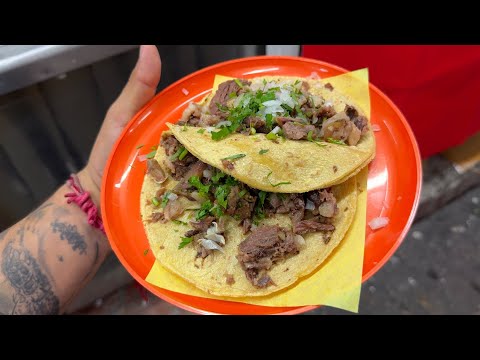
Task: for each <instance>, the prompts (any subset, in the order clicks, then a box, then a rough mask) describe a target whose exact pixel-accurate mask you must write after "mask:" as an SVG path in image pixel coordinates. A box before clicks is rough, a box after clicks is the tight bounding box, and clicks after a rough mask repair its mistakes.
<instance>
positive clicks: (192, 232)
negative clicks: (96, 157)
mask: <svg viewBox="0 0 480 360" xmlns="http://www.w3.org/2000/svg"><path fill="white" fill-rule="evenodd" d="M239 159H241V157H240V158H239V157H237V158H231V159H230V160H229V161H231V162H232V163H235V162H236V161H238V160H239ZM147 161H148V163H147V173H146V175H145V179H144V183H143V187H142V191H141V199H140V201H141V203H140V208H141V215H142V219H143V224H144V228H145V231H146V234H147V237H148V240H149V243H150V248H151V250H152V252H153V254H154V255H155V257H156V259H157V260H158V261H159V262H160V264H161V265H162V266H164V267H165V268H167V269H169V270H170V271H172V272H173V273H175V274H177V275H179V276H180V277H182V278H183V279H185V280H187V281H188V282H190V283H192V284H194V285H195V286H196V287H198V288H199V289H201V290H203V291H206V292H207V293H209V294H213V295H218V296H227V297H244V296H263V295H268V294H270V293H273V292H275V291H278V290H281V289H283V288H285V287H287V286H289V285H291V284H293V283H295V282H296V281H297V280H298V279H299V278H301V277H302V276H305V275H308V274H309V273H311V272H312V271H313V270H315V269H316V268H317V267H318V266H319V265H320V264H321V263H322V262H323V261H324V260H325V259H326V258H327V257H328V255H329V254H330V253H331V252H332V251H333V249H334V248H335V247H336V246H337V245H338V244H339V243H340V241H341V240H342V239H343V237H344V236H345V233H346V232H347V230H348V228H349V227H350V225H351V223H352V221H353V217H354V214H355V210H356V197H357V192H356V182H355V178H351V179H350V180H348V181H346V182H344V183H342V184H340V185H336V186H333V187H331V188H326V189H320V190H318V189H317V190H313V191H310V192H307V193H300V194H299V193H287V192H282V191H280V192H267V191H262V190H258V189H254V188H252V187H250V186H248V185H246V184H245V183H243V182H241V181H239V180H238V179H236V178H234V177H232V176H230V175H228V174H227V173H225V172H224V171H222V170H220V169H217V168H215V167H212V166H211V165H209V164H207V163H205V162H202V161H201V160H199V159H198V158H196V157H195V156H194V155H193V154H191V153H190V152H189V151H188V150H187V149H186V147H185V146H184V145H183V144H181V143H180V142H179V141H178V140H177V139H176V138H175V136H174V135H173V134H172V133H170V132H164V133H163V135H162V139H161V146H160V147H159V148H158V150H157V152H156V154H155V157H154V158H152V159H149V160H147ZM285 185H286V184H285V183H272V185H271V188H272V189H273V188H275V189H278V188H282V186H285Z"/></svg>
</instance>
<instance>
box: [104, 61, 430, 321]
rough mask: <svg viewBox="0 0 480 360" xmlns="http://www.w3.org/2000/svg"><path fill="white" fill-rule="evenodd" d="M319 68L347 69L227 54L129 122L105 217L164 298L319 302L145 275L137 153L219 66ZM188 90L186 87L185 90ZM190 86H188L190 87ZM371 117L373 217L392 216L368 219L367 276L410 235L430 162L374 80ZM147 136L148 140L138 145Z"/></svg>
mask: <svg viewBox="0 0 480 360" xmlns="http://www.w3.org/2000/svg"><path fill="white" fill-rule="evenodd" d="M314 71H315V72H317V73H318V74H319V75H320V76H321V77H322V78H326V77H330V76H335V75H340V74H343V73H345V72H347V70H345V69H342V68H340V67H338V66H335V65H332V64H328V63H325V62H322V61H317V60H310V59H305V58H299V57H277V56H263V57H251V58H243V59H238V60H232V61H227V62H223V63H220V64H217V65H214V66H211V67H208V68H205V69H202V70H200V71H197V72H195V73H193V74H191V75H189V76H186V77H184V78H183V79H181V80H179V81H177V82H176V83H174V84H172V85H171V86H169V87H168V88H166V89H165V90H163V91H162V92H161V93H159V94H158V95H156V96H155V98H154V99H152V101H150V102H149V103H148V104H147V105H146V106H145V107H144V108H143V109H142V110H141V111H139V112H138V114H137V115H135V117H134V118H133V119H132V120H131V121H130V122H129V123H128V125H127V126H126V127H125V129H124V131H123V133H122V135H121V136H120V138H119V139H118V141H117V143H116V145H115V146H114V149H113V151H112V153H111V155H110V158H109V161H108V163H107V166H106V169H105V175H104V177H103V183H102V217H103V222H104V225H105V229H106V232H107V235H108V239H109V241H110V244H111V246H112V248H113V251H114V252H115V254H116V255H117V257H118V259H119V260H120V261H121V263H122V264H123V266H125V268H126V269H127V270H128V271H129V272H130V274H131V275H132V276H133V277H134V278H135V279H136V280H137V281H138V282H139V283H140V284H142V285H143V286H144V287H145V288H147V289H148V290H149V291H151V292H152V293H154V294H156V295H157V296H159V297H160V298H162V299H164V300H166V301H168V302H170V303H172V304H174V305H176V306H179V307H181V308H183V309H186V310H189V311H193V312H197V313H202V314H212V313H213V314H298V313H301V312H305V311H308V310H311V309H314V308H316V306H302V307H265V306H255V305H249V304H243V303H236V302H229V301H220V300H212V299H206V298H200V297H195V296H189V295H184V294H179V293H175V292H172V291H168V290H165V289H162V288H159V287H156V286H154V285H151V284H149V283H147V282H146V281H145V280H144V279H145V277H146V276H147V274H148V272H149V271H150V269H151V267H152V264H153V262H154V261H155V259H154V257H153V255H152V254H151V252H149V253H148V254H147V255H146V256H145V255H144V251H145V249H148V247H149V245H148V240H147V238H146V235H145V232H144V230H143V225H142V222H141V218H140V204H139V202H140V201H139V196H140V190H141V186H142V183H143V177H144V174H145V167H146V164H145V162H143V163H140V162H138V161H137V156H138V155H140V154H145V153H148V152H149V151H150V148H151V146H154V145H157V144H158V143H159V139H160V135H161V133H162V131H163V130H166V129H167V127H166V125H165V123H166V122H176V121H177V120H178V119H179V118H180V117H181V115H182V112H183V109H184V108H185V107H186V106H187V105H188V103H190V102H191V101H199V100H200V99H202V98H203V97H204V96H205V95H206V94H208V93H209V92H210V91H211V87H212V84H213V80H214V77H215V75H216V74H220V75H226V76H232V77H241V78H250V77H256V76H264V75H290V76H300V77H307V76H309V75H310V74H311V73H312V72H314ZM185 89H186V90H187V91H188V95H185V94H184V90H185ZM182 90H183V91H182ZM370 98H371V122H372V124H377V125H378V126H379V128H380V131H378V132H375V137H376V141H377V153H376V157H375V160H374V161H373V162H372V163H371V164H370V166H369V176H368V210H367V223H368V221H370V220H371V219H372V218H374V217H377V216H387V217H388V218H389V219H390V224H389V225H388V226H387V227H385V228H383V229H379V230H377V231H371V229H370V228H369V227H368V226H367V229H366V241H365V257H364V264H363V281H365V280H367V279H368V278H369V277H370V276H372V275H373V274H374V273H375V272H376V271H378V270H379V269H380V268H381V267H382V266H383V265H384V264H385V262H386V261H387V260H388V259H389V258H390V256H392V254H393V253H394V252H395V250H396V249H397V248H398V246H399V245H400V243H401V242H402V240H403V238H404V237H405V235H406V233H407V231H408V229H409V228H410V225H411V223H412V221H413V218H414V215H415V211H416V209H417V205H418V201H419V197H420V189H421V180H422V170H421V161H420V155H419V150H418V146H417V143H416V141H415V137H414V135H413V133H412V131H411V129H410V126H409V125H408V123H407V121H406V120H405V118H404V116H403V115H402V113H401V112H400V110H399V109H398V108H397V107H396V106H395V104H394V103H393V102H392V101H391V100H390V99H389V98H388V97H387V96H386V95H385V94H383V93H382V92H381V91H380V90H379V89H377V88H376V87H375V86H373V85H371V84H370ZM140 144H145V146H144V147H143V148H141V149H137V146H138V145H140Z"/></svg>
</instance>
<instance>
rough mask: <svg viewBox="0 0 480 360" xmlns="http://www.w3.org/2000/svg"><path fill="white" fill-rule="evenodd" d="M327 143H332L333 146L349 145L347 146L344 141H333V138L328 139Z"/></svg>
mask: <svg viewBox="0 0 480 360" xmlns="http://www.w3.org/2000/svg"><path fill="white" fill-rule="evenodd" d="M327 141H328V142H329V143H332V144H337V145H347V144H345V141H343V140H336V139H333V138H328V139H327Z"/></svg>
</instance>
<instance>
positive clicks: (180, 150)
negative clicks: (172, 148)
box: [170, 146, 185, 161]
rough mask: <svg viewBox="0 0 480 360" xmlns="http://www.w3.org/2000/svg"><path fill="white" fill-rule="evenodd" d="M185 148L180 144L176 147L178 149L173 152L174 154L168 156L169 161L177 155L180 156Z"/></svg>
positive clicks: (173, 159)
mask: <svg viewBox="0 0 480 360" xmlns="http://www.w3.org/2000/svg"><path fill="white" fill-rule="evenodd" d="M184 150H185V148H184V147H183V146H180V147H179V148H178V150H177V151H176V152H175V154H173V155H172V156H170V161H175V160H177V159H178V157H179V156H180V154H181V153H182V152H183V151H184Z"/></svg>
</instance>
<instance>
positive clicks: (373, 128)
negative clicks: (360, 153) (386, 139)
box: [372, 124, 380, 131]
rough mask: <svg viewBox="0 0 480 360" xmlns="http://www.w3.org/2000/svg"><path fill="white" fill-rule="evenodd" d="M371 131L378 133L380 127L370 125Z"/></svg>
mask: <svg viewBox="0 0 480 360" xmlns="http://www.w3.org/2000/svg"><path fill="white" fill-rule="evenodd" d="M372 131H380V126H378V125H377V124H372Z"/></svg>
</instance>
